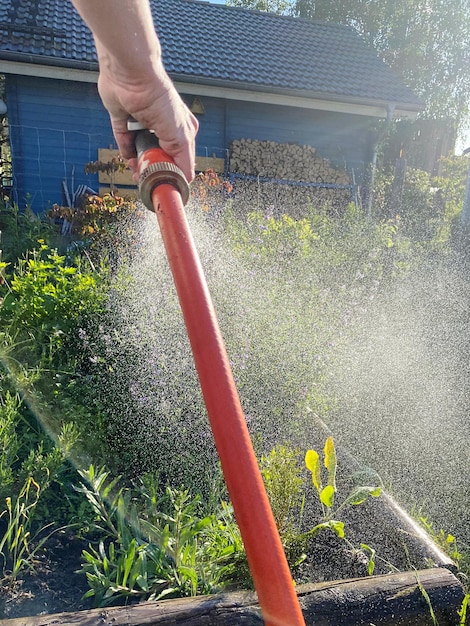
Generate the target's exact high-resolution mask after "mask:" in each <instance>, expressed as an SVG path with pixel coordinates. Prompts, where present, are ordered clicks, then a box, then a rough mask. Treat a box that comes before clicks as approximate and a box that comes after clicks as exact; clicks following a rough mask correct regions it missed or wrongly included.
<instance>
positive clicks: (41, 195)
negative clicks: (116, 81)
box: [7, 76, 115, 212]
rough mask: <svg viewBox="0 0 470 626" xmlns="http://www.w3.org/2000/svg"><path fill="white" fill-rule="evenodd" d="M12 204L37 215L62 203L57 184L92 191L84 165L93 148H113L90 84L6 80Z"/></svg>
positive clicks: (94, 185) (20, 78)
mask: <svg viewBox="0 0 470 626" xmlns="http://www.w3.org/2000/svg"><path fill="white" fill-rule="evenodd" d="M7 106H8V120H9V124H10V141H11V148H12V158H13V176H14V178H13V183H14V188H15V200H16V201H17V202H18V204H19V205H20V207H21V206H24V204H25V202H26V201H27V202H29V203H31V206H32V208H33V209H34V210H35V211H38V212H41V211H43V210H46V209H47V208H49V207H50V206H51V205H52V204H53V203H55V202H57V203H61V202H62V181H63V180H66V181H67V185H68V187H69V189H70V191H73V189H74V188H76V187H77V185H79V184H86V185H88V186H90V187H92V188H93V189H97V187H98V178H97V176H96V175H87V174H85V173H84V171H83V170H84V166H85V164H86V163H88V162H89V161H95V160H96V159H97V158H98V148H105V147H106V148H107V147H110V146H113V147H114V146H115V143H114V139H113V135H112V131H111V126H110V123H109V118H108V114H107V112H106V111H105V110H104V108H103V106H102V104H101V101H100V99H99V96H98V93H97V89H96V86H95V85H91V84H88V83H71V82H66V81H56V80H50V79H41V78H30V77H26V76H8V77H7Z"/></svg>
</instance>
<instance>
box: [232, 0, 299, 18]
mask: <svg viewBox="0 0 470 626" xmlns="http://www.w3.org/2000/svg"><path fill="white" fill-rule="evenodd" d="M226 4H227V5H228V6H232V7H240V8H244V9H251V10H253V11H263V12H264V13H277V14H279V15H285V14H288V13H291V12H292V10H293V8H294V2H293V0H227V3H226Z"/></svg>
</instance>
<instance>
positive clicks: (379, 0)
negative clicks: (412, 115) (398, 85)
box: [227, 0, 470, 130]
mask: <svg viewBox="0 0 470 626" xmlns="http://www.w3.org/2000/svg"><path fill="white" fill-rule="evenodd" d="M227 4H229V5H231V6H238V7H245V8H247V9H256V10H259V11H267V12H271V13H278V14H279V13H281V14H290V15H295V16H298V17H303V18H308V19H315V20H320V21H329V22H335V23H338V24H345V25H348V26H351V27H352V28H354V29H355V30H356V31H357V32H358V33H359V34H360V35H361V36H362V37H363V38H364V40H365V41H366V42H367V43H368V44H369V45H370V46H371V47H373V48H374V49H375V50H376V51H377V52H378V54H379V55H380V56H381V57H382V58H383V60H384V61H385V62H386V63H387V64H388V65H390V66H391V67H392V68H393V69H394V70H395V71H396V73H397V74H398V75H399V76H401V78H402V79H403V81H404V82H405V83H406V84H407V85H408V86H409V87H410V88H411V89H412V90H413V91H414V92H415V93H416V94H417V95H418V96H420V97H421V98H422V100H423V101H424V102H425V103H426V109H425V111H424V113H423V116H424V117H426V118H428V119H447V120H452V121H453V125H454V128H455V130H457V129H459V128H461V127H462V125H463V124H464V123H465V121H466V120H467V116H468V113H469V104H468V103H469V102H470V71H469V68H470V0H451V2H444V1H443V0H398V1H397V0H227Z"/></svg>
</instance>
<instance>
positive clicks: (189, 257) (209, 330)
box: [151, 183, 305, 626]
mask: <svg viewBox="0 0 470 626" xmlns="http://www.w3.org/2000/svg"><path fill="white" fill-rule="evenodd" d="M151 202H152V204H153V208H154V210H155V213H156V215H157V219H158V223H159V226H160V230H161V234H162V238H163V242H164V245H165V249H166V253H167V256H168V260H169V263H170V267H171V271H172V274H173V278H174V282H175V285H176V291H177V293H178V297H179V301H180V305H181V309H182V312H183V316H184V320H185V324H186V328H187V332H188V336H189V340H190V343H191V347H192V351H193V356H194V361H195V364H196V370H197V372H198V376H199V381H200V385H201V389H202V393H203V396H204V401H205V404H206V408H207V413H208V416H209V421H210V424H211V428H212V432H213V435H214V440H215V445H216V448H217V452H218V454H219V458H220V462H221V465H222V470H223V473H224V476H225V481H226V484H227V488H228V492H229V495H230V499H231V501H232V505H233V508H234V512H235V517H236V520H237V523H238V526H239V528H240V532H241V536H242V539H243V543H244V546H245V551H246V555H247V559H248V565H249V567H250V571H251V574H252V577H253V582H254V585H255V589H256V592H257V594H258V599H259V603H260V606H261V611H262V615H263V619H264V621H265V623H266V625H267V626H305V622H304V619H303V615H302V611H301V608H300V604H299V600H298V598H297V594H296V593H295V588H294V583H293V580H292V576H291V573H290V570H289V566H288V564H287V560H286V557H285V554H284V550H283V547H282V544H281V540H280V537H279V533H278V531H277V528H276V524H275V522H274V517H273V514H272V511H271V507H270V504H269V501H268V497H267V495H266V490H265V488H264V483H263V480H262V477H261V474H260V471H259V468H258V463H257V460H256V457H255V454H254V451H253V447H252V444H251V440H250V436H249V433H248V428H247V426H246V422H245V417H244V414H243V410H242V407H241V404H240V399H239V397H238V392H237V389H236V387H235V382H234V380H233V375H232V371H231V368H230V364H229V360H228V356H227V352H226V349H225V345H224V341H223V339H222V335H221V332H220V328H219V324H218V321H217V317H216V314H215V311H214V307H213V305H212V300H211V297H210V294H209V290H208V288H207V283H206V280H205V277H204V273H203V270H202V267H201V263H200V260H199V255H198V253H197V250H196V247H195V245H194V242H193V238H192V235H191V232H190V230H189V226H188V223H187V220H186V215H185V212H184V208H183V203H182V200H181V196H180V192H179V191H178V190H177V189H176V188H175V187H174V186H173V185H171V184H167V183H160V184H158V185H157V186H156V187H155V188H154V189H153V190H152V191H151Z"/></svg>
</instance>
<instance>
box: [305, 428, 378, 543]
mask: <svg viewBox="0 0 470 626" xmlns="http://www.w3.org/2000/svg"><path fill="white" fill-rule="evenodd" d="M323 463H324V466H325V468H326V470H327V482H326V484H325V485H324V486H323V483H322V476H321V462H320V455H319V454H318V452H316V450H308V451H307V453H306V454H305V465H306V467H307V469H308V470H309V471H310V472H311V474H312V483H313V485H314V487H315V490H316V493H317V495H318V499H319V501H320V504H321V507H322V512H323V518H324V519H325V521H324V522H322V523H321V524H318V525H317V526H315V527H314V528H313V529H312V530H310V531H309V533H311V534H315V533H316V532H318V531H319V530H322V529H324V528H329V529H331V530H333V531H334V532H335V533H336V534H337V535H338V536H339V537H342V538H343V537H344V523H343V522H339V521H336V520H335V518H336V517H337V516H338V513H340V511H341V510H342V509H343V508H344V507H345V506H347V505H351V506H358V505H359V504H362V503H363V502H365V501H366V500H367V498H369V496H372V497H374V498H377V497H378V496H379V495H380V493H381V487H379V486H377V485H373V486H371V485H360V486H357V487H354V489H353V490H352V491H351V493H350V494H349V495H348V496H347V497H346V498H345V499H344V500H343V502H342V503H341V504H340V505H339V506H338V507H336V509H335V508H334V505H335V496H336V493H337V487H336V468H337V459H336V449H335V445H334V442H333V437H328V438H327V440H326V442H325V447H324V462H323Z"/></svg>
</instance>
